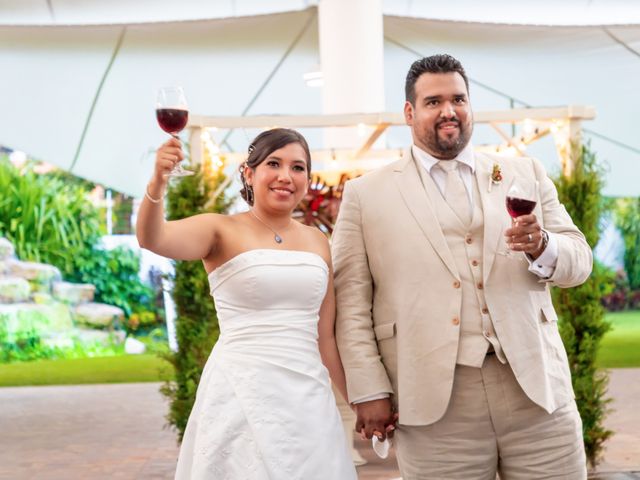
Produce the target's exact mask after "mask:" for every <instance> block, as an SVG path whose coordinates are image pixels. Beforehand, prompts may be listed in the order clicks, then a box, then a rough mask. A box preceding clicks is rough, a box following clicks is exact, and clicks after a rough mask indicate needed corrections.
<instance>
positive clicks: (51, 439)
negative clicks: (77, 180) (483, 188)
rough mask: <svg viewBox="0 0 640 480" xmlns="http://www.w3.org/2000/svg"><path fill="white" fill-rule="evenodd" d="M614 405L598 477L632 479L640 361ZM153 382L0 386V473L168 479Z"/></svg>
mask: <svg viewBox="0 0 640 480" xmlns="http://www.w3.org/2000/svg"><path fill="white" fill-rule="evenodd" d="M609 391H610V394H611V396H612V397H613V398H614V403H613V405H612V408H613V409H614V412H613V413H612V414H611V415H610V416H609V418H608V420H607V426H608V427H609V428H610V429H612V430H614V431H615V432H616V434H615V436H614V437H613V438H612V439H611V440H610V441H609V442H608V447H607V452H606V454H605V459H604V462H603V463H602V464H601V467H600V473H598V474H597V476H594V477H593V478H594V479H595V478H597V479H598V480H631V479H640V474H638V473H635V474H634V473H632V472H640V369H621V370H614V371H612V374H611V383H610V387H609ZM165 412H166V404H165V403H164V400H163V398H162V397H161V395H160V394H159V393H158V384H121V385H95V386H76V387H21V388H0V479H2V480H5V479H6V480H23V479H24V480H27V479H29V480H30V479H33V480H58V479H60V480H69V479H72V480H75V479H91V480H94V479H95V480H100V479H123V480H125V479H126V480H134V479H135V480H137V479H162V480H165V479H171V478H173V469H174V465H175V459H176V455H177V452H178V447H177V445H176V442H175V435H174V434H173V432H171V431H170V430H168V429H163V428H162V426H163V425H164V423H165V421H164V415H165ZM356 446H357V448H358V451H359V452H360V454H361V455H362V456H363V457H364V458H365V459H367V460H368V463H367V465H364V466H362V467H358V473H359V478H360V480H390V479H395V478H398V477H399V473H398V470H397V467H396V465H395V460H394V458H393V457H390V458H388V459H387V460H381V459H379V458H378V457H376V456H375V454H374V453H373V451H372V450H371V448H370V447H369V443H368V442H364V441H362V440H357V441H356Z"/></svg>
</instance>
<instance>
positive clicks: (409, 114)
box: [404, 100, 413, 126]
mask: <svg viewBox="0 0 640 480" xmlns="http://www.w3.org/2000/svg"><path fill="white" fill-rule="evenodd" d="M404 121H405V123H406V124H407V125H409V126H412V125H413V105H412V104H411V102H410V101H409V100H407V101H406V102H404Z"/></svg>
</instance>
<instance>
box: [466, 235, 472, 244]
mask: <svg viewBox="0 0 640 480" xmlns="http://www.w3.org/2000/svg"><path fill="white" fill-rule="evenodd" d="M464 241H465V242H467V243H468V244H469V245H471V244H472V243H473V239H472V238H471V237H467V238H466V239H465V240H464Z"/></svg>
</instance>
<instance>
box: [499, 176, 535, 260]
mask: <svg viewBox="0 0 640 480" xmlns="http://www.w3.org/2000/svg"><path fill="white" fill-rule="evenodd" d="M505 203H506V206H507V212H509V216H511V219H512V221H513V222H515V219H516V218H518V217H520V216H522V215H529V214H530V213H531V212H533V209H534V208H535V207H536V182H534V181H533V180H530V179H528V178H522V177H514V179H513V180H512V181H511V185H510V186H509V189H508V190H507V198H506V200H505ZM510 254H511V250H510V249H509V248H507V253H506V255H507V256H508V255H510Z"/></svg>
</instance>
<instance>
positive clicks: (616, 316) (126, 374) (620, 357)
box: [0, 310, 640, 387]
mask: <svg viewBox="0 0 640 480" xmlns="http://www.w3.org/2000/svg"><path fill="white" fill-rule="evenodd" d="M606 318H607V320H608V321H609V322H611V325H612V329H611V330H610V331H609V332H607V334H606V335H605V337H604V339H603V340H602V345H601V347H600V351H599V353H598V365H599V366H600V367H603V368H624V367H640V311H639V310H636V311H631V312H616V313H608V314H607V317H606ZM171 368H172V367H171V365H169V364H168V363H167V362H166V361H164V360H162V359H161V358H159V357H158V356H157V355H155V354H146V355H122V356H115V357H97V358H77V359H69V360H40V361H35V362H20V363H11V364H0V387H6V386H22V385H74V384H87V383H125V382H159V381H162V380H164V379H165V378H167V377H168V376H169V375H170V373H171Z"/></svg>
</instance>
